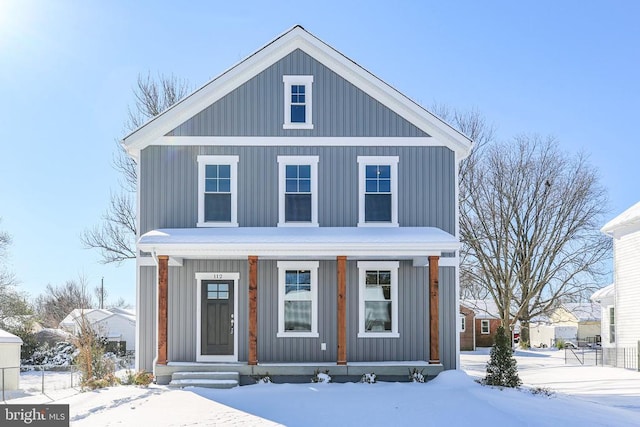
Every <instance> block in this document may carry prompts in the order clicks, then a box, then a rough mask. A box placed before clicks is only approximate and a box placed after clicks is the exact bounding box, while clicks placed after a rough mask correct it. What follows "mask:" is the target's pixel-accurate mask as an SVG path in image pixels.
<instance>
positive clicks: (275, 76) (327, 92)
mask: <svg viewBox="0 0 640 427" xmlns="http://www.w3.org/2000/svg"><path fill="white" fill-rule="evenodd" d="M284 75H311V76H313V98H312V103H313V109H312V122H313V129H308V130H306V129H283V128H282V125H283V123H284V83H283V81H282V76H284ZM167 135H169V136H282V137H292V136H293V137H300V136H322V137H330V136H331V137H332V136H340V137H372V136H375V137H427V136H429V135H428V134H426V133H425V132H424V131H422V130H420V129H418V128H417V127H416V126H414V125H413V124H411V123H410V122H408V121H407V120H406V119H404V118H403V117H401V116H399V115H398V114H396V113H395V112H394V111H392V110H390V109H389V108H388V107H386V106H385V105H383V104H382V103H380V102H379V101H377V100H376V99H374V98H372V97H371V96H369V95H368V94H366V93H365V92H363V91H362V90H360V89H359V88H357V87H356V86H354V85H353V84H351V83H349V82H348V81H347V80H345V79H344V78H342V77H340V76H339V75H338V74H336V73H335V72H333V71H332V70H331V69H329V68H327V67H326V66H324V65H323V64H322V63H320V62H318V61H317V60H315V59H314V58H312V57H311V56H309V55H307V54H306V53H304V52H303V51H301V50H300V49H297V50H295V51H293V52H291V53H290V54H288V55H287V56H285V57H284V58H282V59H281V60H280V61H277V62H276V63H274V64H273V65H271V66H270V67H268V68H267V69H265V70H264V71H262V72H261V73H259V74H257V75H256V76H254V77H253V78H251V79H250V80H248V81H247V82H245V83H243V84H242V85H240V86H239V87H238V88H236V89H234V90H233V91H231V92H230V93H228V94H227V95H225V96H224V97H222V98H221V99H219V100H218V101H216V102H215V103H213V104H212V105H210V106H209V107H207V108H205V109H204V110H202V111H201V112H200V113H198V114H196V115H195V116H193V117H192V118H190V119H188V120H187V121H185V122H184V123H183V124H181V125H180V126H178V127H177V128H175V129H174V130H173V131H171V132H169V133H168V134H167Z"/></svg>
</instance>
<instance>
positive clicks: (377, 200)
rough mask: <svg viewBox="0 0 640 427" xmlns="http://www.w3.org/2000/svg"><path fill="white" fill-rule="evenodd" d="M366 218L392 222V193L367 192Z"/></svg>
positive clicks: (365, 199) (365, 203) (365, 198)
mask: <svg viewBox="0 0 640 427" xmlns="http://www.w3.org/2000/svg"><path fill="white" fill-rule="evenodd" d="M364 209H365V210H364V220H365V221H366V222H391V194H365V196H364Z"/></svg>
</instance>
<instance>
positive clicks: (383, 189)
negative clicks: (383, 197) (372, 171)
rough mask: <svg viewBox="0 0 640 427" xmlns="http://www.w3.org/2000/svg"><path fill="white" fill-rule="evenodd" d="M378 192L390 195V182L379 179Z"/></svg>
mask: <svg viewBox="0 0 640 427" xmlns="http://www.w3.org/2000/svg"><path fill="white" fill-rule="evenodd" d="M378 192H380V193H391V180H389V179H381V180H379V181H378Z"/></svg>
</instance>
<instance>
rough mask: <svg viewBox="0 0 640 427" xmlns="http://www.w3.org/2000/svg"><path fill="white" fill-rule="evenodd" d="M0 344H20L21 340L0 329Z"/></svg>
mask: <svg viewBox="0 0 640 427" xmlns="http://www.w3.org/2000/svg"><path fill="white" fill-rule="evenodd" d="M0 343H2V344H22V340H21V339H20V337H17V336H15V335H13V334H12V333H9V332H7V331H5V330H4V329H0Z"/></svg>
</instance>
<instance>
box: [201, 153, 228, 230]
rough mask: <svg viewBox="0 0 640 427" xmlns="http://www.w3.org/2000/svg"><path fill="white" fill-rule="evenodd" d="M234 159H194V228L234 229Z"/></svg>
mask: <svg viewBox="0 0 640 427" xmlns="http://www.w3.org/2000/svg"><path fill="white" fill-rule="evenodd" d="M237 175H238V156H198V227H237V226H238V214H237V199H238V192H237V188H238V181H237Z"/></svg>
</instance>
